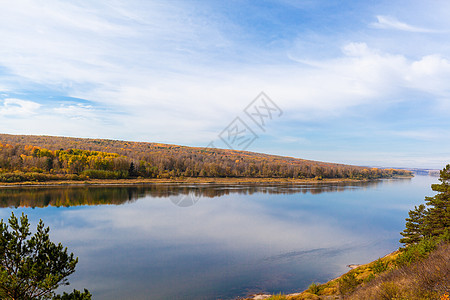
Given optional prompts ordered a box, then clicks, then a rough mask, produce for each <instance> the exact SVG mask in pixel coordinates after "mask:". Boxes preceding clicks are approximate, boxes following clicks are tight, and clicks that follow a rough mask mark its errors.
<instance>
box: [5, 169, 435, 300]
mask: <svg viewBox="0 0 450 300" xmlns="http://www.w3.org/2000/svg"><path fill="white" fill-rule="evenodd" d="M436 182H437V178H436V177H429V176H416V177H414V178H412V179H392V180H379V181H373V182H361V183H317V184H298V185H283V184H278V185H273V184H272V185H181V186H180V185H174V184H158V185H156V184H155V185H145V186H144V185H139V186H122V187H113V186H109V187H86V186H84V187H41V188H37V187H22V188H17V187H16V188H2V189H0V207H1V209H0V215H1V218H3V219H4V220H6V219H8V217H9V215H10V214H11V211H14V213H15V214H20V213H21V212H24V213H26V214H27V215H28V216H29V219H30V221H31V223H32V228H36V224H37V222H38V221H39V219H42V220H43V221H44V223H45V225H46V226H50V228H51V230H50V235H51V239H52V240H53V241H55V242H61V243H62V244H63V245H64V246H67V247H68V248H69V251H71V252H73V253H74V254H75V255H76V256H78V257H79V263H78V265H77V268H76V272H75V273H74V274H73V275H71V276H70V277H69V281H70V283H71V284H70V285H69V286H68V287H66V288H64V290H67V291H69V290H72V289H74V288H76V289H79V290H82V289H83V288H87V289H88V290H89V291H90V292H91V293H92V294H93V299H100V300H103V299H234V298H236V297H239V296H246V295H248V294H250V293H258V292H269V293H279V292H282V293H291V292H296V291H301V290H303V289H306V288H307V287H308V285H309V284H311V283H312V282H313V281H314V282H326V281H328V280H330V279H332V278H335V277H337V276H339V275H340V274H342V273H344V272H346V271H347V270H348V268H347V267H346V266H347V265H348V264H361V263H367V262H369V261H372V260H374V259H377V258H378V257H382V256H384V255H385V254H387V253H389V252H392V251H394V250H396V249H397V248H398V247H399V246H400V244H399V243H398V240H399V238H400V237H401V236H400V234H399V232H400V231H402V230H403V228H404V223H405V218H406V217H407V216H408V211H409V210H410V209H411V208H413V207H414V205H418V204H421V203H423V201H424V197H425V196H432V195H433V193H432V191H431V189H430V185H431V184H432V183H436Z"/></svg>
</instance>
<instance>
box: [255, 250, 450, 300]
mask: <svg viewBox="0 0 450 300" xmlns="http://www.w3.org/2000/svg"><path fill="white" fill-rule="evenodd" d="M433 243H434V245H433ZM431 249H432V250H431ZM449 296H450V243H449V242H448V241H436V242H425V243H421V244H420V245H418V246H416V247H413V248H411V249H410V250H405V251H403V252H400V251H396V252H394V253H391V254H389V255H387V256H385V257H383V258H380V259H378V260H376V261H373V262H371V263H369V264H365V265H361V266H358V267H355V268H354V269H352V270H350V271H349V272H347V273H345V274H343V275H342V276H340V277H338V278H336V279H333V280H331V281H329V282H327V283H324V284H316V283H313V284H311V285H310V287H309V288H308V289H307V290H305V291H303V292H299V293H293V294H288V295H281V294H280V295H254V296H252V297H250V298H247V299H252V300H253V299H254V300H256V299H269V300H276V299H277V300H283V299H289V300H305V299H311V300H320V299H349V300H360V299H374V300H376V299H408V300H429V299H438V300H448V299H449Z"/></svg>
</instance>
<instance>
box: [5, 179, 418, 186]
mask: <svg viewBox="0 0 450 300" xmlns="http://www.w3.org/2000/svg"><path fill="white" fill-rule="evenodd" d="M412 177H413V176H395V177H392V178H387V179H402V178H412ZM380 179H385V178H374V179H350V178H324V179H315V178H308V179H297V178H249V177H242V178H234V177H215V178H212V177H178V178H167V179H163V178H133V179H88V180H49V181H23V182H1V183H0V188H2V187H12V186H65V185H67V186H73V185H138V184H159V183H164V184H170V183H172V184H271V183H273V184H286V183H287V184H305V183H317V184H319V183H340V182H368V181H375V180H380Z"/></svg>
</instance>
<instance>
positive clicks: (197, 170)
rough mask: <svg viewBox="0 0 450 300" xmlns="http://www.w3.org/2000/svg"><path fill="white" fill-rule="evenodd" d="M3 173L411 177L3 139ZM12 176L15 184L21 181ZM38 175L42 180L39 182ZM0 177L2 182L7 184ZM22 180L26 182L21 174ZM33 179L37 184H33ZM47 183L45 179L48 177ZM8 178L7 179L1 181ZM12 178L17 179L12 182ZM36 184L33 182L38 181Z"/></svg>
mask: <svg viewBox="0 0 450 300" xmlns="http://www.w3.org/2000/svg"><path fill="white" fill-rule="evenodd" d="M0 142H1V143H2V145H1V149H0V168H1V171H0V173H3V174H5V173H8V172H9V173H11V172H12V171H21V172H24V173H27V174H29V173H33V176H34V177H35V179H36V180H38V181H39V180H40V178H41V177H43V175H52V176H53V177H51V178H50V177H49V178H50V179H55V180H57V179H58V176H61V175H62V176H65V177H70V176H72V177H73V179H76V178H87V177H88V178H130V177H143V178H179V177H253V178H298V179H303V178H316V179H322V178H350V179H373V178H388V177H393V176H398V175H410V174H411V173H410V172H409V171H405V170H395V169H389V170H385V169H378V168H364V167H358V166H350V165H342V164H332V163H324V162H317V161H311V160H303V159H297V158H291V157H282V156H275V155H267V154H260V153H253V152H248V151H235V150H227V149H214V148H195V147H184V146H176V145H166V144H157V143H143V142H126V141H114V140H101V139H80V138H67V137H50V136H24V135H5V134H0ZM9 173H8V174H7V175H4V176H7V177H8V178H10V180H15V179H20V178H19V177H20V176H19V175H15V176H16V178H13V177H14V175H13V174H9ZM38 174H41V175H40V176H41V177H39V175H38ZM4 176H3V177H0V181H2V180H3V181H5V180H8V179H7V178H5V177H4ZM22 176H25V175H24V174H22ZM34 177H33V178H34ZM44 177H45V176H44ZM2 178H3V179H2ZM11 178H13V179H11ZM33 178H31V179H30V180H33Z"/></svg>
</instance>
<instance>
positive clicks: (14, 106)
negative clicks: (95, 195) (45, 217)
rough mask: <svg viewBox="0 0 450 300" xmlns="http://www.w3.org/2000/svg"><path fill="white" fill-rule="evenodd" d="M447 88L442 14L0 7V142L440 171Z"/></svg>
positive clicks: (224, 7)
mask: <svg viewBox="0 0 450 300" xmlns="http://www.w3.org/2000/svg"><path fill="white" fill-rule="evenodd" d="M449 83H450V2H448V1H331V0H327V1H324V0H314V1H313V0H311V1H309V0H305V1H294V0H280V1H264V0H261V1H244V0H242V1H234V0H229V1H214V0H210V1H206V0H204V1H200V0H198V1H193V0H192V1H191V0H185V1H176V0H169V1H135V0H127V1H117V0H112V1H111V0H108V1H102V0H98V1H54V0H45V1H44V0H29V1H26V0H15V1H9V0H0V132H1V133H9V134H38V135H58V136H72V137H87V138H106V139H117V140H130V141H144V142H158V143H169V144H178V145H187V146H196V147H205V146H208V145H213V146H214V147H219V148H233V149H237V150H241V149H244V148H245V149H246V150H248V151H254V152H263V153H270V154H277V155H286V156H293V157H298V158H304V159H313V160H320V161H328V162H338V163H346V164H355V165H364V166H380V167H410V168H412V167H419V168H435V169H441V168H442V167H444V166H445V165H446V164H447V163H450V139H449V136H450V118H449V117H448V116H449V115H450V84H449ZM261 92H263V93H264V94H261ZM261 101H262V102H261ZM262 122H263V123H262ZM261 125H262V126H261ZM233 130H234V131H233ZM243 131H245V132H246V133H247V134H250V136H251V137H252V138H251V139H250V140H249V142H245V143H244V142H242V143H240V144H239V143H235V142H236V141H238V140H239V139H238V140H236V136H237V133H238V132H243ZM233 132H234V133H235V135H233ZM240 141H246V140H245V139H241V140H240ZM211 142H212V144H211ZM244 146H245V147H244Z"/></svg>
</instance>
